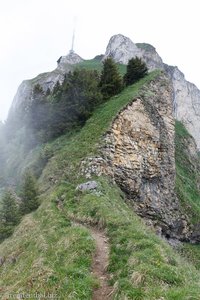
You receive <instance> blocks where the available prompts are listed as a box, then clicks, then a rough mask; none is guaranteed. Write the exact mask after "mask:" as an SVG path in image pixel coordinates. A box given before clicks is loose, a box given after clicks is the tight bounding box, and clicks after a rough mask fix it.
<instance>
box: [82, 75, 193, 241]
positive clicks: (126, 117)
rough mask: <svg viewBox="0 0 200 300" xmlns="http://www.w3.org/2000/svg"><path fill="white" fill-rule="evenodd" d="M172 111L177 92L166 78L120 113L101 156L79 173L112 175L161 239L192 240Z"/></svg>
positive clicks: (152, 83) (86, 163) (109, 132)
mask: <svg viewBox="0 0 200 300" xmlns="http://www.w3.org/2000/svg"><path fill="white" fill-rule="evenodd" d="M172 112H173V87H172V84H171V82H170V80H169V79H168V78H167V77H166V75H164V74H163V75H161V76H160V77H159V79H157V80H156V81H153V82H151V84H150V85H149V86H148V87H147V88H146V90H145V89H143V92H142V94H141V95H140V97H138V98H136V99H133V100H132V102H131V103H130V104H129V105H128V106H127V107H125V108H124V109H123V110H122V111H121V112H120V113H119V114H118V116H117V117H116V118H115V120H114V121H113V123H112V126H111V128H110V130H109V131H108V132H107V134H106V135H105V136H104V140H103V142H102V144H103V146H102V147H101V149H100V153H101V155H100V156H99V157H96V158H88V160H84V161H83V162H82V164H81V168H80V172H81V173H82V174H83V175H85V176H86V177H87V178H88V177H91V176H92V175H94V174H95V175H97V176H98V175H101V174H102V173H103V174H106V175H108V176H110V177H111V178H112V179H113V181H114V182H116V183H117V184H118V185H119V186H120V188H121V189H122V190H123V191H124V192H125V194H126V195H127V198H128V199H129V201H130V202H131V204H132V205H133V207H134V210H135V211H136V212H137V213H138V214H139V215H141V216H142V217H144V218H145V219H146V220H147V222H148V224H150V225H153V226H154V227H155V228H156V230H157V231H158V232H159V233H160V234H161V235H164V236H165V237H170V238H178V239H182V240H187V239H188V237H189V235H190V228H189V224H188V219H187V216H186V214H185V213H184V211H183V210H182V208H181V206H180V203H179V201H178V199H177V197H176V194H175V151H174V124H175V121H174V118H173V114H172Z"/></svg>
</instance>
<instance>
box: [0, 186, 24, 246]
mask: <svg viewBox="0 0 200 300" xmlns="http://www.w3.org/2000/svg"><path fill="white" fill-rule="evenodd" d="M1 202H2V205H1V210H0V241H2V240H4V239H5V238H7V237H9V236H10V235H11V234H12V233H13V230H14V227H15V226H16V225H17V224H18V223H19V221H20V214H19V208H18V205H17V202H16V198H15V196H14V195H13V193H12V192H11V191H9V190H7V191H5V192H4V194H3V197H2V199H1Z"/></svg>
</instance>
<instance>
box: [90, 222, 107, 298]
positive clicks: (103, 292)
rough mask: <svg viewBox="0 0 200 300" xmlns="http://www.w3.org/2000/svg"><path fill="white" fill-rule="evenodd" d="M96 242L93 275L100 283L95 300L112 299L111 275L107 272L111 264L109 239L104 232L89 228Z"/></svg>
mask: <svg viewBox="0 0 200 300" xmlns="http://www.w3.org/2000/svg"><path fill="white" fill-rule="evenodd" d="M89 229H90V231H91V235H92V237H93V239H94V240H95V242H96V253H95V256H94V259H93V264H92V273H93V275H94V276H95V277H96V278H97V279H98V281H99V287H98V288H97V289H95V290H94V291H93V297H92V299H93V300H109V299H111V294H112V288H111V287H110V286H109V285H108V280H109V275H108V273H107V272H106V270H107V267H108V262H109V247H108V239H107V238H106V236H105V233H104V232H103V231H99V230H97V229H95V228H89Z"/></svg>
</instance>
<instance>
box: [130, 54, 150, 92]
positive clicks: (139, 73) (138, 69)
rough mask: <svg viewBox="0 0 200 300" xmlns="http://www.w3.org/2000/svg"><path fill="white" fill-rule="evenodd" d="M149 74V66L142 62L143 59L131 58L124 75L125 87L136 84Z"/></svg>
mask: <svg viewBox="0 0 200 300" xmlns="http://www.w3.org/2000/svg"><path fill="white" fill-rule="evenodd" d="M147 72H148V69H147V66H146V64H145V62H143V61H142V60H141V58H138V57H137V56H136V57H135V58H131V59H130V60H129V62H128V65H127V71H126V74H125V75H124V83H125V85H126V86H128V85H131V84H133V83H135V82H136V81H138V80H140V79H141V78H143V77H144V76H146V75H147Z"/></svg>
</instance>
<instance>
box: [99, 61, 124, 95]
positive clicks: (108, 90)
mask: <svg viewBox="0 0 200 300" xmlns="http://www.w3.org/2000/svg"><path fill="white" fill-rule="evenodd" d="M100 87H101V92H102V95H103V97H104V99H108V98H110V97H112V96H114V95H116V94H118V93H120V92H121V91H122V89H123V82H122V78H121V75H120V73H119V71H118V69H117V65H116V63H115V62H114V60H113V59H112V58H111V57H109V58H107V59H105V60H104V62H103V70H102V73H101V79H100Z"/></svg>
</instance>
